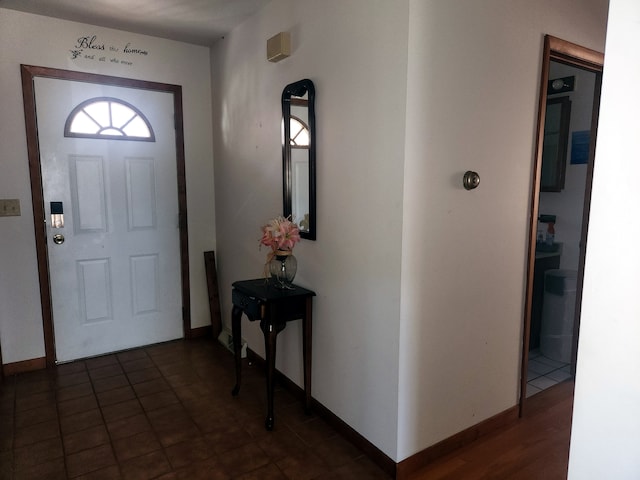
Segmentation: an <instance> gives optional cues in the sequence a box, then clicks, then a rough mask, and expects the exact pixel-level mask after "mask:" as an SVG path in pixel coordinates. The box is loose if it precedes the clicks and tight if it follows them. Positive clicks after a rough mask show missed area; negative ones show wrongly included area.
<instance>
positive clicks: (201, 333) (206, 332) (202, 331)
mask: <svg viewBox="0 0 640 480" xmlns="http://www.w3.org/2000/svg"><path fill="white" fill-rule="evenodd" d="M211 332H212V328H211V325H205V326H204V327H196V328H191V329H189V337H188V339H189V340H190V339H192V338H202V337H210V336H211V334H212V333H211ZM214 340H215V339H214Z"/></svg>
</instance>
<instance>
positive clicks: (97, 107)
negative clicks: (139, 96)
mask: <svg viewBox="0 0 640 480" xmlns="http://www.w3.org/2000/svg"><path fill="white" fill-rule="evenodd" d="M64 136H65V137H80V138H102V139H109V140H138V141H143V142H155V141H156V138H155V135H154V133H153V128H152V127H151V124H150V123H149V121H148V120H147V118H146V117H145V116H144V114H143V113H142V112H141V111H140V110H139V109H137V108H136V107H135V106H133V105H131V104H130V103H128V102H125V101H124V100H120V99H118V98H111V97H97V98H91V99H89V100H85V101H84V102H82V103H81V104H79V105H78V106H77V107H75V108H74V109H73V111H72V112H71V113H70V114H69V116H68V117H67V121H66V122H65V124H64Z"/></svg>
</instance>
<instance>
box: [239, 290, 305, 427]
mask: <svg viewBox="0 0 640 480" xmlns="http://www.w3.org/2000/svg"><path fill="white" fill-rule="evenodd" d="M232 286H233V290H232V292H231V297H232V301H233V310H232V311H231V330H232V334H233V351H234V356H235V365H236V385H235V387H234V388H233V391H232V392H231V393H232V395H234V396H236V395H238V393H239V392H240V378H241V365H242V364H241V358H240V354H241V352H240V350H241V348H242V345H241V338H242V331H241V319H242V314H243V313H244V314H245V315H246V316H247V317H248V318H249V320H250V321H255V320H260V329H261V330H262V333H263V334H264V346H265V356H266V359H265V360H266V367H267V368H266V370H267V418H266V420H265V427H266V429H267V430H273V422H274V419H273V380H274V374H275V365H276V337H277V335H278V333H280V332H281V331H282V330H283V329H284V328H285V327H286V325H287V322H290V321H292V320H302V358H303V362H304V393H305V411H306V412H307V413H309V410H310V407H311V299H312V298H313V297H314V296H315V292H312V291H311V290H307V289H306V288H302V287H298V286H297V285H292V286H291V288H288V289H281V288H278V287H276V286H275V284H274V283H273V282H272V281H271V280H270V279H269V280H267V279H265V278H259V279H255V280H242V281H238V282H234V283H233V285H232Z"/></svg>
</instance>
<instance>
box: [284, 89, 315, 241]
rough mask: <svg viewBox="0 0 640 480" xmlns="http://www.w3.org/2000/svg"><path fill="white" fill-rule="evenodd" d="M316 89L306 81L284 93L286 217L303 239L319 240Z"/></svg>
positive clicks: (285, 90)
mask: <svg viewBox="0 0 640 480" xmlns="http://www.w3.org/2000/svg"><path fill="white" fill-rule="evenodd" d="M314 100H315V88H314V86H313V82H312V81H311V80H308V79H305V80H300V81H299V82H295V83H291V84H289V85H287V86H286V87H285V88H284V90H283V92H282V132H283V135H282V183H283V192H282V199H283V208H282V209H283V214H284V216H285V217H289V216H290V217H291V220H292V221H293V222H294V223H295V224H296V225H297V226H298V227H299V228H300V236H301V237H302V238H306V239H309V240H315V239H316V174H315V172H316V132H315V106H314Z"/></svg>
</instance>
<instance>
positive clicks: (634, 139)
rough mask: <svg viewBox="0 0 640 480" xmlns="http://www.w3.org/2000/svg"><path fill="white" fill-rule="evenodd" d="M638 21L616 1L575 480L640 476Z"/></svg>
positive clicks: (574, 436) (594, 210)
mask: <svg viewBox="0 0 640 480" xmlns="http://www.w3.org/2000/svg"><path fill="white" fill-rule="evenodd" d="M638 24H640V4H639V3H638V2H637V1H636V0H611V2H610V10H609V24H608V30H607V46H606V50H605V68H604V74H603V84H602V100H601V104H600V105H601V108H600V122H599V126H598V144H597V147H596V157H595V158H596V160H595V171H594V178H593V193H592V202H591V217H590V222H589V244H588V246H587V257H586V265H585V278H584V291H585V295H584V300H583V302H582V319H581V324H580V340H579V345H578V370H577V377H576V390H575V403H574V410H573V426H572V431H571V452H570V458H569V478H570V479H576V480H591V479H593V480H596V479H601V478H615V479H619V480H627V479H628V480H631V479H637V478H639V477H640V455H639V454H638V445H640V415H639V414H638V405H640V383H638V378H640V355H639V353H638V352H639V347H638V346H639V345H640V322H639V321H638V319H639V318H640V304H639V303H638V300H637V299H638V271H639V270H640V250H639V249H638V242H639V241H640V218H639V217H638V215H637V213H636V212H637V208H638V207H637V206H638V205H639V204H640V192H639V191H638V188H637V185H636V182H635V179H636V178H638V175H640V163H639V162H638V158H640V137H639V136H638V129H639V128H640V120H639V119H638V115H637V112H638V110H639V109H640V90H639V89H638V88H636V86H637V85H640V61H639V60H638V55H637V51H638V45H639V44H640V30H639V29H638ZM621 85H623V86H625V87H624V88H621Z"/></svg>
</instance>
